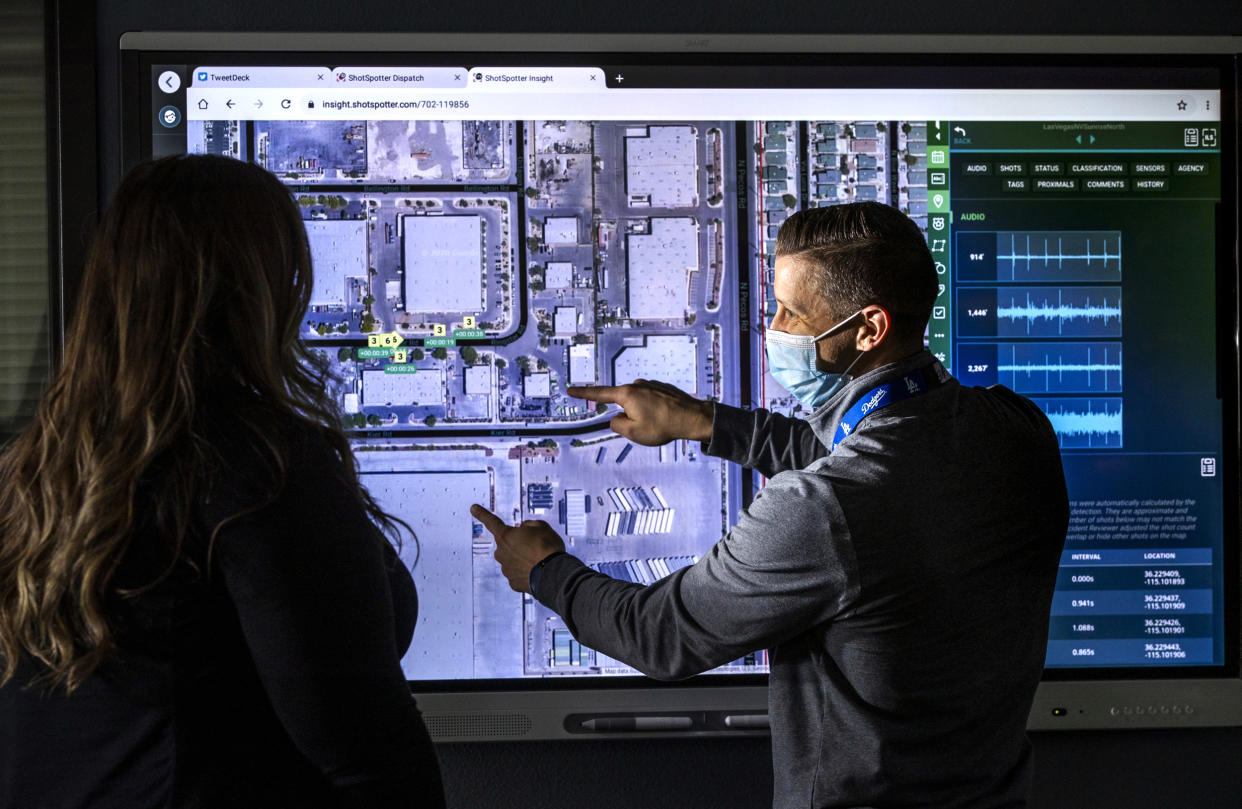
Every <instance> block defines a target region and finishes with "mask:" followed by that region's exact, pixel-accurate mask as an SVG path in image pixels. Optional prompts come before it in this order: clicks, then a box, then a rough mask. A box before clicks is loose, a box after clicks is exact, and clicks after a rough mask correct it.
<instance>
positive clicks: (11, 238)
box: [0, 0, 49, 442]
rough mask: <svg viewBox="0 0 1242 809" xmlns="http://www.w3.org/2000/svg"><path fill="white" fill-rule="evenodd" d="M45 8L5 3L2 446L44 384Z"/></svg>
mask: <svg viewBox="0 0 1242 809" xmlns="http://www.w3.org/2000/svg"><path fill="white" fill-rule="evenodd" d="M43 36H44V29H43V4H42V2H40V1H39V0H9V2H6V3H4V4H2V5H0V442H7V441H8V439H10V438H11V437H12V436H13V435H14V434H15V433H16V432H18V431H19V430H20V429H21V428H22V427H23V426H24V425H25V424H26V423H27V422H28V421H29V419H30V418H31V416H32V415H33V413H34V408H35V405H36V403H37V401H38V398H39V395H40V394H41V393H42V391H43V387H44V383H45V382H46V380H47V375H48V367H49V353H48V211H47V135H46V118H45V98H44V86H45V76H44V71H45V63H44V55H43V54H44V38H43Z"/></svg>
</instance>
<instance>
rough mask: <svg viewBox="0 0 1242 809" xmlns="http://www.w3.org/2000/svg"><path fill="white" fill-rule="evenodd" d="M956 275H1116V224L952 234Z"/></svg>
mask: <svg viewBox="0 0 1242 809" xmlns="http://www.w3.org/2000/svg"><path fill="white" fill-rule="evenodd" d="M955 238H956V246H957V255H956V257H955V259H954V265H953V266H954V267H955V268H956V269H957V279H958V280H959V281H966V282H970V281H985V282H997V281H999V282H1005V281H1016V282H1019V283H1029V282H1042V281H1079V282H1111V283H1119V282H1120V281H1121V231H1119V230H1064V231H1037V230H1004V231H977V232H965V233H958V234H957V235H956V237H955Z"/></svg>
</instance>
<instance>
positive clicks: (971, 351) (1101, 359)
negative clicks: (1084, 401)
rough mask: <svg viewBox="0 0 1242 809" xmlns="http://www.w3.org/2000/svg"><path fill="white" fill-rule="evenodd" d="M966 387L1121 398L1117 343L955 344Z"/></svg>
mask: <svg viewBox="0 0 1242 809" xmlns="http://www.w3.org/2000/svg"><path fill="white" fill-rule="evenodd" d="M954 368H955V370H956V374H957V378H958V380H960V381H961V382H962V384H964V385H995V384H997V383H999V384H1001V385H1004V386H1006V387H1008V388H1010V389H1012V390H1016V391H1017V392H1019V393H1121V343H1043V342H1038V343H1034V342H1033V343H959V344H958V347H957V363H956V364H955V365H954Z"/></svg>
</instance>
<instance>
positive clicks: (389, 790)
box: [0, 430, 444, 809]
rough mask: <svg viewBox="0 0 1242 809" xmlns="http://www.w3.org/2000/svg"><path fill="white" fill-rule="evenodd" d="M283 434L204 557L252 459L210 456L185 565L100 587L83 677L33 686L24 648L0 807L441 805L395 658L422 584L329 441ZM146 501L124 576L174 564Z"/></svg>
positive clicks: (2, 764)
mask: <svg viewBox="0 0 1242 809" xmlns="http://www.w3.org/2000/svg"><path fill="white" fill-rule="evenodd" d="M295 435H296V438H295V440H294V443H295V444H296V448H295V449H294V451H293V456H292V463H291V464H290V466H289V468H288V469H287V483H286V485H285V486H284V487H283V489H282V490H281V491H280V493H279V495H278V496H277V497H276V499H275V500H274V501H273V502H271V503H269V504H267V505H265V506H263V507H262V508H260V509H258V510H257V511H255V512H254V513H252V514H250V515H249V516H246V517H244V518H242V519H240V520H237V521H235V522H232V523H230V524H228V525H227V526H226V527H224V528H223V529H222V530H221V531H220V533H219V535H218V537H217V539H216V541H215V544H214V547H213V548H212V550H211V555H210V562H209V560H208V553H207V547H208V546H207V537H208V536H209V534H210V530H211V528H212V527H213V526H214V525H215V524H217V523H219V522H220V520H221V519H222V518H223V517H224V516H227V515H229V514H231V513H235V512H236V511H237V510H238V507H239V506H242V505H244V504H246V503H248V502H249V503H252V504H253V503H254V502H255V501H256V500H257V499H258V494H259V493H258V492H255V491H252V490H249V489H250V486H251V484H248V483H245V482H243V481H245V480H247V479H248V478H249V477H251V475H250V474H249V473H250V472H251V471H253V470H254V469H255V468H258V465H259V464H260V462H261V461H260V459H259V455H258V454H256V452H255V451H254V450H253V449H250V448H245V447H243V446H242V442H239V441H233V442H232V443H233V444H234V446H233V448H232V449H229V450H225V451H223V452H222V456H223V461H224V462H223V464H222V471H221V474H220V475H219V476H218V477H219V479H218V480H213V481H211V486H210V490H211V492H212V494H211V495H210V496H209V497H205V498H204V503H203V504H202V508H201V509H200V513H199V515H198V518H197V519H196V520H195V530H194V531H193V532H192V536H191V537H189V538H188V540H187V543H186V547H185V549H184V550H183V555H182V557H181V560H180V561H178V562H177V563H176V564H175V565H174V567H173V571H172V573H171V574H170V575H169V576H168V577H166V578H165V579H163V581H161V583H160V584H159V585H157V586H156V587H155V588H154V589H152V590H149V591H147V592H145V593H142V594H141V595H138V596H136V597H130V598H125V597H122V596H120V595H117V596H116V597H114V598H113V599H112V600H111V602H110V605H109V616H110V619H111V623H112V626H113V627H114V632H115V637H116V642H117V650H116V651H115V653H113V654H111V655H110V656H109V658H108V660H107V662H106V663H105V664H104V665H102V666H101V667H100V668H99V669H97V670H96V671H95V672H94V673H93V674H92V675H91V676H90V677H89V678H88V679H87V681H86V682H85V683H84V684H83V685H82V686H81V687H80V688H79V689H78V690H76V691H75V692H73V693H72V694H70V695H68V696H66V695H65V692H64V690H63V689H60V690H52V691H49V689H48V688H47V687H45V686H40V685H34V686H29V687H28V686H27V684H28V683H29V682H30V681H31V679H32V677H34V676H36V675H38V674H39V673H40V672H39V669H38V668H37V667H36V666H35V665H34V664H33V663H32V662H31V661H29V660H27V661H22V663H21V665H20V668H19V671H18V676H17V677H16V678H14V679H13V680H10V681H9V682H8V683H7V684H5V685H4V686H3V687H0V807H2V809H76V808H77V807H90V808H91V809H111V808H112V807H116V809H122V808H123V809H145V808H146V807H151V808H152V809H154V808H155V807H176V808H177V809H180V808H181V807H195V809H197V808H198V807H204V808H208V807H210V808H211V809H215V807H228V809H241V808H244V807H263V809H283V808H284V807H289V809H294V807H296V809H316V808H317V807H366V809H387V807H398V806H399V807H442V806H443V805H444V796H443V789H442V787H441V782H440V773H439V766H438V763H437V760H436V755H435V751H434V750H433V748H432V744H431V740H430V737H429V736H428V733H427V729H426V726H425V725H424V724H423V720H422V717H421V714H420V713H419V711H418V708H417V706H416V705H415V702H414V699H413V697H412V696H411V695H410V692H409V689H408V687H407V685H406V681H405V677H404V675H403V674H402V671H401V666H400V659H401V656H402V655H403V654H404V653H405V650H406V648H407V647H408V646H409V643H410V639H411V637H412V636H413V632H414V624H415V620H416V617H417V611H418V606H417V599H416V596H415V592H414V582H413V580H412V579H411V577H410V574H409V571H408V570H406V568H405V566H404V565H403V564H402V563H401V561H400V559H399V558H398V557H397V554H396V553H395V552H394V551H393V549H392V547H391V546H390V545H389V543H388V542H387V540H385V539H384V538H383V537H382V536H381V535H380V534H379V532H378V531H377V529H376V528H375V526H374V525H372V524H371V522H370V521H369V520H368V517H367V513H366V512H365V511H364V509H363V506H362V502H361V500H360V499H359V497H358V495H357V494H356V493H355V492H353V491H351V490H350V487H349V486H348V485H347V483H346V481H345V478H344V477H343V474H342V471H341V463H340V461H339V460H338V459H337V458H336V456H335V455H334V454H333V453H332V451H331V449H330V447H329V445H328V443H327V442H326V441H325V440H324V439H323V438H321V437H318V436H316V435H314V434H313V433H311V432H309V431H306V430H301V431H299V432H297V433H296V434H295ZM286 437H288V436H287V435H286ZM225 443H226V444H227V443H229V442H228V441H227V440H226V441H225ZM147 512H148V513H146V514H145V518H144V520H143V523H144V526H143V527H141V528H140V530H138V531H137V533H136V534H135V536H134V539H133V542H132V544H131V545H130V547H129V549H128V551H127V552H126V554H125V556H124V559H123V562H122V565H121V568H120V569H119V571H118V573H117V576H116V579H115V583H116V587H117V588H118V589H121V588H126V587H140V586H142V585H145V584H149V583H150V582H151V581H152V580H154V579H156V578H157V577H158V576H159V574H160V573H161V572H163V571H164V570H165V569H166V568H167V567H168V564H169V561H170V559H171V558H172V547H171V546H172V544H173V543H172V542H171V540H170V539H169V537H168V536H166V535H164V534H162V533H161V532H159V531H157V530H154V529H152V528H150V527H149V526H150V525H151V523H152V522H153V520H152V517H151V515H152V514H154V513H155V509H154V507H151V508H148V509H147Z"/></svg>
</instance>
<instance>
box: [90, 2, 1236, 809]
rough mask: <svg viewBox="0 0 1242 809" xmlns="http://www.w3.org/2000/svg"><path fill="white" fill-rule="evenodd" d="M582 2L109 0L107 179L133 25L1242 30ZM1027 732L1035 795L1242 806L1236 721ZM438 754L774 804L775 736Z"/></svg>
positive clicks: (566, 793)
mask: <svg viewBox="0 0 1242 809" xmlns="http://www.w3.org/2000/svg"><path fill="white" fill-rule="evenodd" d="M584 8H588V7H586V6H585V5H584V4H583V3H581V2H580V0H555V1H554V2H540V3H537V4H524V3H514V2H511V0H472V2H467V3H450V2H434V3H427V2H424V3H418V4H415V3H412V2H409V1H408V0H397V1H394V0H384V1H383V2H368V3H357V2H341V0H330V1H329V0H302V2H297V3H294V2H289V0H269V2H266V3H254V2H252V0H198V1H197V2H194V3H186V4H180V3H167V2H160V3H157V2H152V0H102V2H100V4H99V9H98V24H97V33H98V38H97V43H98V49H99V74H98V76H99V102H100V104H99V109H100V119H99V132H100V150H101V151H100V155H101V160H100V164H101V171H102V177H101V181H102V186H103V188H104V189H105V190H108V189H111V188H113V187H114V186H115V184H116V181H117V179H118V177H117V171H118V169H117V158H116V155H117V153H118V151H119V148H118V142H117V138H116V131H117V125H118V123H117V118H116V113H115V111H116V104H117V40H118V38H119V37H120V35H121V33H123V32H125V31H131V30H149V31H157V30H164V31H193V30H247V31H393V30H403V31H417V32H432V31H449V32H478V31H487V32H505V31H512V32H564V33H569V32H576V33H618V32H651V33H683V32H713V33H746V32H764V33H838V34H840V33H857V34H876V33H894V34H930V33H972V34H1130V35H1139V34H1146V35H1169V34H1198V35H1224V34H1242V3H1238V2H1236V0H1232V1H1231V0H1210V1H1209V2H1191V3H1176V4H1174V3H1169V2H1168V0H1131V2H1127V3H1103V2H1084V0H1041V2H1038V3H1029V2H1025V0H997V1H996V2H991V3H975V2H961V0H958V2H950V1H949V0H932V1H930V2H920V3H914V2H888V3H884V2H875V0H833V2H815V0H760V1H759V2H755V0H741V1H739V0H721V1H720V2H717V3H707V2H702V0H694V2H680V3H670V2H668V0H625V2H608V3H601V4H600V5H599V7H598V8H590V9H589V11H584ZM1033 741H1034V745H1035V755H1036V784H1035V799H1034V802H1033V806H1034V807H1038V808H1039V809H1044V807H1047V808H1048V809H1078V808H1079V807H1081V808H1082V809H1106V808H1107V807H1126V809H1147V807H1152V809H1155V807H1160V809H1166V808H1167V807H1194V808H1195V809H1212V808H1213V807H1239V806H1242V729H1223V730H1180V731H1146V732H1124V733H1123V732H1111V733H1045V734H1038V735H1036V736H1035V737H1034V739H1033ZM441 760H442V762H443V765H444V772H445V780H446V785H447V788H448V791H449V794H450V798H451V803H452V806H454V807H462V808H464V807H481V808H486V809H550V808H552V807H570V806H581V807H589V809H634V807H650V808H651V809H661V808H662V807H678V808H679V809H681V808H683V807H684V808H685V809H699V807H713V809H715V808H716V807H719V809H733V808H734V807H737V808H738V809H741V807H748V808H754V807H764V806H768V805H770V796H771V789H772V764H771V761H770V748H769V746H768V744H767V743H766V741H760V740H754V739H745V740H742V739H727V740H716V739H712V740H696V741H685V740H657V741H652V742H633V741H632V742H625V741H614V740H606V741H595V742H585V743H562V742H538V743H535V742H529V743H507V744H485V745H461V744H454V745H444V746H442V748H441Z"/></svg>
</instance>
